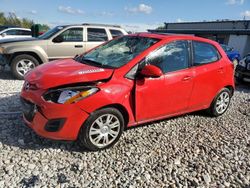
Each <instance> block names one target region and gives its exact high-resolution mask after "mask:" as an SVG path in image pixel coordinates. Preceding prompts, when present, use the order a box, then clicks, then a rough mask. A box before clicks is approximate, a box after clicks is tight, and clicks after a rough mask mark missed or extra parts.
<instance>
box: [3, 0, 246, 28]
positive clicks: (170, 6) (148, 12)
mask: <svg viewBox="0 0 250 188" xmlns="http://www.w3.org/2000/svg"><path fill="white" fill-rule="evenodd" d="M0 11H1V12H5V13H8V12H15V13H16V15H17V16H18V17H20V18H23V17H25V18H29V19H32V20H34V21H35V22H39V23H45V24H49V25H50V26H55V25H59V24H71V23H85V22H91V23H92V22H93V23H110V24H120V25H122V26H123V27H126V28H127V29H128V30H134V31H143V30H145V29H151V28H155V27H157V26H159V25H161V24H162V23H164V22H184V21H203V20H217V19H235V20H239V19H243V18H244V17H245V19H250V0H205V1H204V0H188V1H187V0H140V1H139V0H133V1H132V0H102V1H101V0H99V1H97V0H0Z"/></svg>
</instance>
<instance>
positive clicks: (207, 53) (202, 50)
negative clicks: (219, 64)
mask: <svg viewBox="0 0 250 188" xmlns="http://www.w3.org/2000/svg"><path fill="white" fill-rule="evenodd" d="M193 46H194V64H195V65H202V64H207V63H212V62H215V61H218V60H219V52H218V51H217V50H216V49H215V47H214V46H213V45H211V44H208V43H205V42H193Z"/></svg>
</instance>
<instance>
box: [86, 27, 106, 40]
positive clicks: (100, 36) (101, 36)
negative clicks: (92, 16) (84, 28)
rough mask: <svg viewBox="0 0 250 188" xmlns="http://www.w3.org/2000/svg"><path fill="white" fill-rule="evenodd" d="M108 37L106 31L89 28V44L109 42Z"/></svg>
mask: <svg viewBox="0 0 250 188" xmlns="http://www.w3.org/2000/svg"><path fill="white" fill-rule="evenodd" d="M107 40H108V36H107V33H106V30H105V29H99V28H88V41H89V42H103V41H107Z"/></svg>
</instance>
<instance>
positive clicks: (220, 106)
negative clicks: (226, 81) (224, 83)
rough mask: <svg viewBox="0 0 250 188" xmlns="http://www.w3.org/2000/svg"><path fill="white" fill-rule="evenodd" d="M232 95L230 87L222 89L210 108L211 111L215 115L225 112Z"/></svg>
mask: <svg viewBox="0 0 250 188" xmlns="http://www.w3.org/2000/svg"><path fill="white" fill-rule="evenodd" d="M231 97H232V96H231V92H230V90H229V89H227V88H224V89H222V90H221V91H220V92H219V94H218V95H217V96H216V97H215V99H214V100H213V102H212V104H211V106H210V108H209V109H208V111H209V113H210V114H211V115H212V116H215V117H217V116H220V115H222V114H224V113H225V112H226V111H227V109H228V107H229V104H230V101H231Z"/></svg>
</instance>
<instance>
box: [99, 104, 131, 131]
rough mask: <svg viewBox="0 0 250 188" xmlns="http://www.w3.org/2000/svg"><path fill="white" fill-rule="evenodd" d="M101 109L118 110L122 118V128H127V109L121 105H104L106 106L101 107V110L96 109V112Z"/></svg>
mask: <svg viewBox="0 0 250 188" xmlns="http://www.w3.org/2000/svg"><path fill="white" fill-rule="evenodd" d="M103 108H115V109H117V110H119V111H120V112H121V114H122V115H123V118H124V124H125V125H124V126H125V128H127V126H128V123H129V113H128V111H127V109H126V108H125V107H124V106H123V105H121V104H118V103H115V104H109V105H106V106H102V107H101V108H98V109H96V110H100V109H103ZM96 110H95V111H96Z"/></svg>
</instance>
